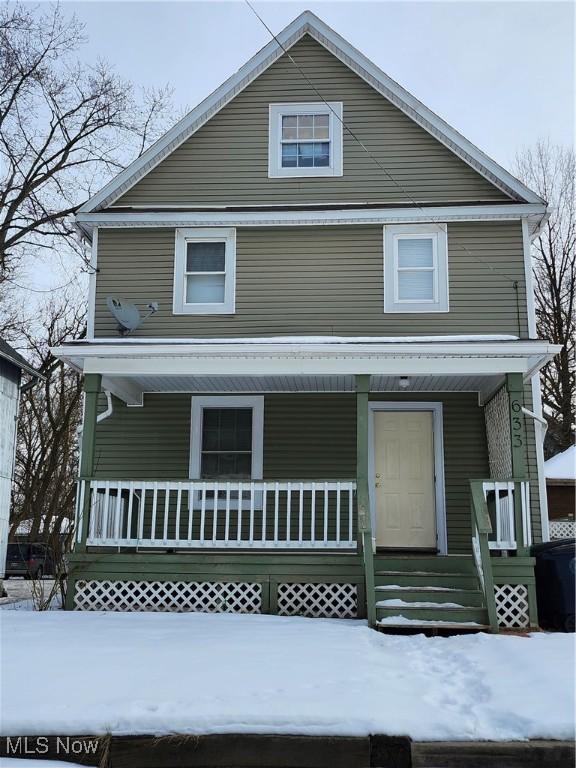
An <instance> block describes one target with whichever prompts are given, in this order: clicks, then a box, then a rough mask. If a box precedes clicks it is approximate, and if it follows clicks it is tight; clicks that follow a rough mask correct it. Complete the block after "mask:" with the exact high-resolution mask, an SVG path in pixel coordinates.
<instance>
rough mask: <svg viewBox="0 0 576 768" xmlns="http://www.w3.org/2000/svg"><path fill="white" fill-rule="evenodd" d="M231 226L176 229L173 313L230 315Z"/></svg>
mask: <svg viewBox="0 0 576 768" xmlns="http://www.w3.org/2000/svg"><path fill="white" fill-rule="evenodd" d="M235 235H236V233H235V230H234V229H178V230H176V252H175V259H174V301H173V311H174V314H175V315H210V314H233V313H234V295H235V280H236V275H235V272H236V237H235Z"/></svg>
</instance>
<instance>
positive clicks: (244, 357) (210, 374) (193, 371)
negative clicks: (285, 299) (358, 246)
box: [52, 336, 561, 405]
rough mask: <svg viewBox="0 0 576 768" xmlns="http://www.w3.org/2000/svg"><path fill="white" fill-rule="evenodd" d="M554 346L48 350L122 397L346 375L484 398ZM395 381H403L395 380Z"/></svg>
mask: <svg viewBox="0 0 576 768" xmlns="http://www.w3.org/2000/svg"><path fill="white" fill-rule="evenodd" d="M560 349H561V347H559V346H558V345H553V344H549V343H548V342H546V341H541V340H521V339H517V338H515V337H513V336H435V337H434V336H427V337H424V336H420V337H418V336H412V337H379V336H375V337H366V336H364V337H337V336H326V337H319V336H304V337H302V336H298V337H295V336H286V337H270V338H238V339H230V338H227V339H150V338H147V339H145V338H121V339H117V338H114V339H110V338H101V339H92V340H89V341H71V342H67V343H65V344H63V345H61V346H59V347H55V348H53V349H52V352H53V354H54V355H55V356H56V357H58V358H60V359H61V360H63V361H64V362H66V363H67V364H68V365H71V366H72V367H74V368H76V369H77V370H79V371H82V372H83V373H98V374H101V375H102V384H103V387H104V388H105V389H108V390H110V391H111V392H112V393H113V394H115V395H117V396H118V397H120V398H121V399H122V400H124V401H125V402H127V403H129V404H133V405H138V404H141V402H142V395H143V393H144V392H255V391H257V392H266V391H272V392H274V391H311V392H318V391H319V392H327V391H332V392H335V391H339V392H342V391H353V390H354V375H356V374H368V375H370V376H371V389H372V390H373V391H403V390H405V389H406V387H403V386H401V384H400V378H401V377H410V379H409V384H408V389H407V391H409V392H413V391H421V392H422V391H451V390H454V391H475V392H479V393H481V394H482V395H483V396H484V397H485V396H487V395H488V394H489V393H491V392H493V391H494V390H495V389H497V388H498V386H499V385H500V382H501V381H502V380H503V376H504V375H505V374H506V373H522V374H523V375H524V377H525V378H529V377H530V376H531V375H532V374H533V373H535V372H536V371H538V370H539V369H540V368H541V367H542V366H543V365H545V364H546V363H547V362H549V360H551V359H552V357H553V356H554V355H555V354H557V353H558V352H559V351H560ZM403 383H404V384H405V382H403Z"/></svg>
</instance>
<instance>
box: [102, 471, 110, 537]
mask: <svg viewBox="0 0 576 768" xmlns="http://www.w3.org/2000/svg"><path fill="white" fill-rule="evenodd" d="M109 501H110V481H109V480H106V482H105V483H104V509H103V511H102V523H101V529H100V538H101V539H103V540H104V541H107V540H108V503H109Z"/></svg>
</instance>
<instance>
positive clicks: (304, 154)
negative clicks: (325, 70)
mask: <svg viewBox="0 0 576 768" xmlns="http://www.w3.org/2000/svg"><path fill="white" fill-rule="evenodd" d="M268 175H269V176H270V177H271V178H274V177H284V176H287V177H289V176H300V177H302V176H304V177H306V176H342V102H340V101H333V102H330V103H324V102H317V103H310V104H271V105H270V117H269V147H268Z"/></svg>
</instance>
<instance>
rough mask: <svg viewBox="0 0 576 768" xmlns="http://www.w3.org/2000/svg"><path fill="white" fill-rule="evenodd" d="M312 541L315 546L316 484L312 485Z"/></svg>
mask: <svg viewBox="0 0 576 768" xmlns="http://www.w3.org/2000/svg"><path fill="white" fill-rule="evenodd" d="M310 541H311V542H312V545H314V543H315V541H316V483H312V485H311V500H310Z"/></svg>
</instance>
